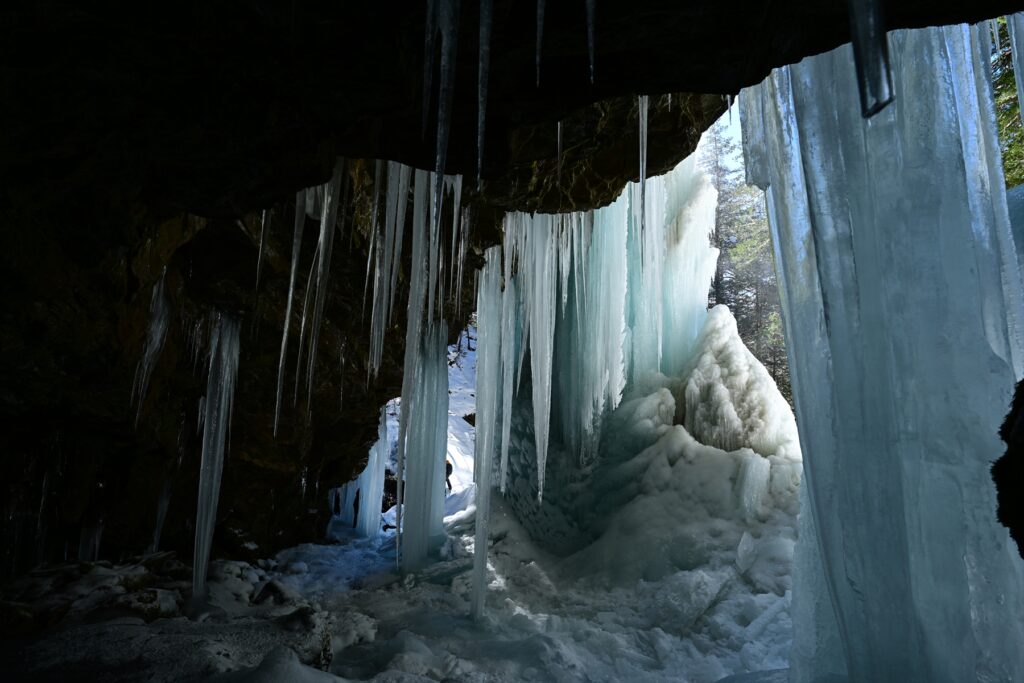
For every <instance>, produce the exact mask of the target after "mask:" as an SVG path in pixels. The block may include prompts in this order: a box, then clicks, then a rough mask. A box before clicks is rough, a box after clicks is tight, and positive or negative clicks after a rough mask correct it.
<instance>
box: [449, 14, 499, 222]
mask: <svg viewBox="0 0 1024 683" xmlns="http://www.w3.org/2000/svg"><path fill="white" fill-rule="evenodd" d="M493 21H494V0H480V68H479V71H478V72H477V109H476V184H477V188H479V187H480V183H481V181H482V178H483V173H484V123H485V119H486V117H487V78H488V75H489V73H490V64H491V24H492V22H493ZM456 206H458V202H456Z"/></svg>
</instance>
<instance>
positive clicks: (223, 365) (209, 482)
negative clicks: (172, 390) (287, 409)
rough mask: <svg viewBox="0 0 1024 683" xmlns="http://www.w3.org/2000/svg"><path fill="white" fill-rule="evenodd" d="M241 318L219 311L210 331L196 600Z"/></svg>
mask: <svg viewBox="0 0 1024 683" xmlns="http://www.w3.org/2000/svg"><path fill="white" fill-rule="evenodd" d="M238 328H239V325H238V321H237V320H235V319H234V318H231V317H228V316H226V315H224V314H223V313H216V314H214V317H213V324H212V327H211V331H210V361H209V366H208V368H207V376H206V396H205V401H204V402H203V406H204V410H203V413H204V416H203V453H202V462H201V464H200V466H199V494H198V502H197V504H196V547H195V560H194V562H193V571H192V598H193V600H205V599H206V572H207V570H208V568H209V565H210V546H211V544H212V543H213V529H214V525H215V522H216V519H217V500H218V498H219V496H220V480H221V473H222V471H223V468H224V451H225V447H226V445H227V444H228V441H229V435H230V429H231V413H232V406H233V404H234V397H235V378H236V377H237V374H238V351H239V344H238Z"/></svg>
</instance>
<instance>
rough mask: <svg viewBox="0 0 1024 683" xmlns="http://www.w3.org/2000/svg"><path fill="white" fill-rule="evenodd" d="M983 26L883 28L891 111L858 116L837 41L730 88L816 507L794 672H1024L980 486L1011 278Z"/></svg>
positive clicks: (960, 675) (1004, 387)
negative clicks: (769, 256) (762, 211)
mask: <svg viewBox="0 0 1024 683" xmlns="http://www.w3.org/2000/svg"><path fill="white" fill-rule="evenodd" d="M984 30H985V27H982V28H980V29H979V28H978V27H967V26H955V27H946V28H930V29H922V30H916V31H899V32H894V33H892V34H890V36H889V40H890V47H891V51H890V52H891V54H892V55H893V64H892V66H893V90H894V92H895V93H896V99H895V102H894V104H893V105H890V106H889V107H887V108H886V109H885V110H883V111H882V112H880V113H878V114H876V115H875V116H874V118H872V119H871V120H870V122H866V121H864V120H863V119H862V118H861V117H860V116H859V115H858V110H859V107H858V106H857V105H858V85H857V81H856V79H855V78H854V75H853V68H852V66H853V59H852V57H853V55H852V50H851V49H850V47H849V46H846V47H843V48H839V49H837V50H834V51H832V52H829V53H826V54H824V55H820V56H817V57H813V58H809V59H806V60H804V61H803V62H801V63H800V64H798V65H795V66H791V67H786V68H783V69H779V70H776V71H774V72H773V73H772V74H771V75H770V76H769V77H768V79H766V80H765V81H764V82H763V83H762V84H760V85H759V86H757V87H755V88H751V89H747V90H745V91H744V92H743V94H742V95H743V105H744V106H743V108H742V111H743V129H744V137H745V139H746V141H745V144H744V147H745V150H746V152H747V161H748V164H747V167H748V172H749V174H750V175H749V177H750V178H751V179H752V180H754V181H756V182H757V183H758V184H760V185H761V186H762V187H764V186H768V209H769V218H770V222H771V229H772V236H773V242H774V247H775V252H776V265H777V268H778V271H779V279H780V284H781V289H782V290H783V296H782V304H783V313H784V321H785V326H786V339H787V347H788V351H789V358H790V370H791V373H792V381H793V388H794V398H795V400H796V408H797V419H798V424H799V426H800V436H801V442H802V446H803V450H804V452H805V453H806V454H807V459H806V460H805V481H806V482H807V484H808V489H807V493H808V501H807V502H808V503H809V504H808V505H806V506H805V507H804V511H805V513H804V514H802V515H801V517H802V518H805V519H808V518H811V517H813V519H808V525H806V527H805V528H810V529H812V530H813V532H812V533H810V534H806V535H804V536H803V537H802V540H801V544H800V545H801V549H799V550H798V562H797V567H798V569H799V571H800V573H799V574H798V575H797V576H796V577H795V579H796V582H797V584H796V589H795V594H794V606H795V609H796V607H797V606H799V609H798V611H797V613H798V615H800V619H802V620H800V619H798V620H797V621H796V625H795V626H796V629H795V641H794V661H793V672H794V677H795V678H794V679H793V680H795V681H813V680H818V679H819V678H820V677H823V676H826V675H830V674H842V673H845V674H848V675H849V677H850V679H851V680H858V681H859V680H893V681H895V680H899V681H964V680H1024V660H1022V659H1021V657H1020V652H1019V644H1020V643H1021V642H1022V641H1024V624H1022V617H1021V615H1020V612H1019V610H1018V609H1016V608H1015V607H1013V606H1016V605H1019V604H1020V603H1021V601H1022V599H1024V578H1022V567H1021V565H1020V562H1019V560H1018V559H1017V558H1015V557H1013V555H1012V551H1011V550H1010V549H1009V547H1008V544H1007V534H1006V531H1005V530H1004V529H1002V528H1000V527H999V526H998V525H997V523H996V520H995V515H994V510H995V500H994V491H993V488H992V485H991V483H990V481H989V475H988V469H989V465H990V463H991V461H992V460H993V459H994V458H995V457H997V456H998V455H999V454H1000V453H1001V452H1002V450H1003V448H1002V445H1001V443H1000V442H999V439H998V437H997V436H996V434H997V430H998V426H999V422H1000V420H1001V419H1002V416H1003V414H1004V413H1005V410H1006V405H1007V404H1008V403H1009V397H1010V394H1011V390H1012V387H1013V385H1014V382H1015V380H1016V379H1017V378H1019V377H1020V375H1021V362H1020V359H1021V337H1020V333H1019V325H1020V320H1021V317H1020V315H1021V310H1020V292H1021V283H1020V273H1019V267H1018V265H1017V262H1016V258H1015V254H1014V246H1013V241H1012V239H1011V237H1010V230H1009V224H1008V219H1007V213H1006V199H1005V196H1004V191H1003V182H1004V181H1003V176H1002V170H1001V165H1000V161H999V154H998V141H997V139H996V129H995V120H994V115H993V107H992V94H991V90H990V86H989V82H988V69H989V62H988V57H987V49H988V48H987V45H988V39H987V36H983V35H980V32H981V31H984ZM836 643H839V644H841V648H837V647H836ZM837 649H839V650H840V651H841V653H842V658H841V661H836V659H837V658H836V655H838V654H839V653H838V652H837ZM911 652H912V653H916V654H915V656H912V657H908V656H907V653H911Z"/></svg>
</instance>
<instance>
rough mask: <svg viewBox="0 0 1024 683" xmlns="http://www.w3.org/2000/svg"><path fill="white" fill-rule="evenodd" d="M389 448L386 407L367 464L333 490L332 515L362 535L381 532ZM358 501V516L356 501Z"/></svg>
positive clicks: (330, 505) (367, 535) (369, 535)
mask: <svg viewBox="0 0 1024 683" xmlns="http://www.w3.org/2000/svg"><path fill="white" fill-rule="evenodd" d="M388 451H389V442H388V427H387V411H386V407H382V408H381V411H380V421H379V422H378V423H377V441H376V442H374V444H373V446H372V447H371V448H370V452H369V454H368V456H367V458H366V467H365V468H363V471H362V472H360V474H359V476H358V477H356V478H355V479H354V480H352V481H350V482H348V483H347V484H345V485H344V486H341V487H339V488H334V489H331V490H330V492H329V494H328V506H329V508H330V510H331V514H332V515H334V516H335V517H338V518H340V520H341V521H342V523H343V524H345V526H346V527H352V528H354V529H355V530H356V532H357V533H358V534H359V535H360V536H365V537H366V538H376V537H377V534H378V533H379V532H380V519H381V518H380V512H381V510H380V508H381V501H382V500H383V497H384V467H385V465H386V464H387V458H388ZM357 500H358V502H359V508H358V515H357V514H356V507H355V503H356V501H357Z"/></svg>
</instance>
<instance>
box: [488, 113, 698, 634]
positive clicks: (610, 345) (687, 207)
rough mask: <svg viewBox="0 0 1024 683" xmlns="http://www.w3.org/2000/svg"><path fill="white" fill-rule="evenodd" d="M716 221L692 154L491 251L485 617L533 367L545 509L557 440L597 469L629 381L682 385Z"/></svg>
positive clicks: (537, 489) (516, 228)
mask: <svg viewBox="0 0 1024 683" xmlns="http://www.w3.org/2000/svg"><path fill="white" fill-rule="evenodd" d="M642 106H643V105H642V104H641V107H642ZM714 215H715V191H714V189H713V188H712V187H711V185H710V183H709V182H708V180H707V178H706V177H705V176H704V175H703V174H702V173H701V172H700V171H699V170H698V169H697V168H696V158H695V157H691V158H689V159H687V160H686V161H684V162H683V163H681V164H680V165H679V166H678V167H677V168H676V169H674V170H673V171H671V172H670V173H668V174H666V175H665V176H661V177H657V178H652V179H645V181H644V184H643V188H642V190H641V186H640V185H639V184H630V185H629V186H628V187H627V188H626V189H625V190H624V191H623V193H622V194H621V196H620V197H619V198H618V199H617V200H616V201H615V202H614V203H612V204H611V205H610V206H607V207H605V208H602V209H600V210H597V211H593V212H587V213H569V214H560V215H547V214H533V215H530V214H522V213H513V214H509V215H508V216H506V218H505V225H504V228H505V244H504V247H503V248H493V249H491V250H489V251H488V253H487V264H486V266H485V268H484V270H483V271H482V273H481V275H480V285H479V291H478V299H477V302H478V309H477V314H478V316H479V318H478V330H479V335H480V337H479V347H478V348H479V351H478V354H479V355H478V364H477V393H476V396H477V401H478V410H477V416H476V425H477V439H478V440H477V447H476V457H477V461H476V462H477V486H478V489H477V490H478V495H479V496H480V500H479V501H478V505H477V519H478V525H479V526H478V529H477V543H476V551H475V552H476V554H477V559H476V567H475V569H476V571H475V575H474V581H475V585H474V593H473V612H474V614H475V615H477V616H479V614H480V613H481V612H482V603H483V582H484V580H485V573H486V570H485V566H486V542H485V541H486V538H487V535H486V533H487V532H486V525H487V519H488V511H487V510H486V506H487V504H488V500H489V483H490V475H491V472H492V469H491V468H492V465H491V463H492V462H493V459H494V453H495V452H497V449H498V448H499V447H500V453H501V458H500V461H499V467H498V475H499V482H500V484H501V488H502V490H503V491H505V490H507V486H508V483H509V477H508V467H509V445H510V442H511V440H512V438H513V437H512V435H511V422H512V415H513V397H514V396H515V395H517V394H519V389H520V383H521V382H523V381H524V378H525V374H524V372H525V371H526V370H528V371H529V391H528V392H527V391H526V388H525V386H524V387H522V388H523V394H522V396H521V397H522V398H523V399H524V401H525V399H526V398H527V394H528V398H529V404H530V405H531V406H532V426H533V440H534V449H533V453H534V454H535V460H536V462H535V467H534V468H533V472H534V475H533V476H535V480H532V481H531V482H525V483H524V482H523V481H519V482H517V486H520V487H521V486H524V485H525V486H529V487H533V488H532V491H533V493H534V497H535V498H536V500H535V501H534V502H532V503H530V504H531V505H532V506H534V507H537V506H540V505H541V504H542V501H543V500H544V499H543V494H544V487H545V474H546V472H547V470H548V451H549V448H550V447H551V446H552V444H557V450H558V452H559V453H560V454H567V455H568V460H564V458H563V461H564V462H571V465H573V466H587V465H588V464H590V463H592V462H593V460H594V458H595V457H596V455H597V448H598V444H599V442H600V438H601V425H602V421H603V418H604V416H605V415H606V414H607V413H608V412H609V411H612V410H614V409H615V408H616V407H617V406H618V404H619V401H620V400H621V398H622V395H623V391H624V389H625V388H626V386H627V380H633V381H639V380H640V379H643V378H647V377H649V376H650V375H652V374H658V373H661V372H664V373H665V374H669V375H672V376H676V375H678V373H680V372H682V371H683V370H684V368H685V367H686V363H687V362H688V361H689V359H690V356H691V352H692V350H693V348H694V345H695V344H696V342H697V340H698V334H699V333H700V331H701V328H702V326H703V323H704V320H705V319H706V317H707V290H708V286H709V284H710V282H711V277H712V275H713V274H714V270H715V263H716V260H717V257H718V251H717V250H716V249H714V248H712V247H711V246H710V244H709V233H710V232H711V230H712V228H713V226H714ZM502 275H503V278H502ZM502 279H503V280H504V290H503V291H502V289H501V286H500V282H501V280H502ZM527 352H528V354H529V363H528V364H526V363H525V358H526V355H527ZM499 406H500V410H499ZM499 424H500V429H499V428H498V426H499ZM563 461H560V462H559V464H558V468H563V467H564V466H565V465H564V462H563ZM481 491H482V492H483V493H482V494H481V493H480V492H481ZM524 504H525V503H524Z"/></svg>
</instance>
